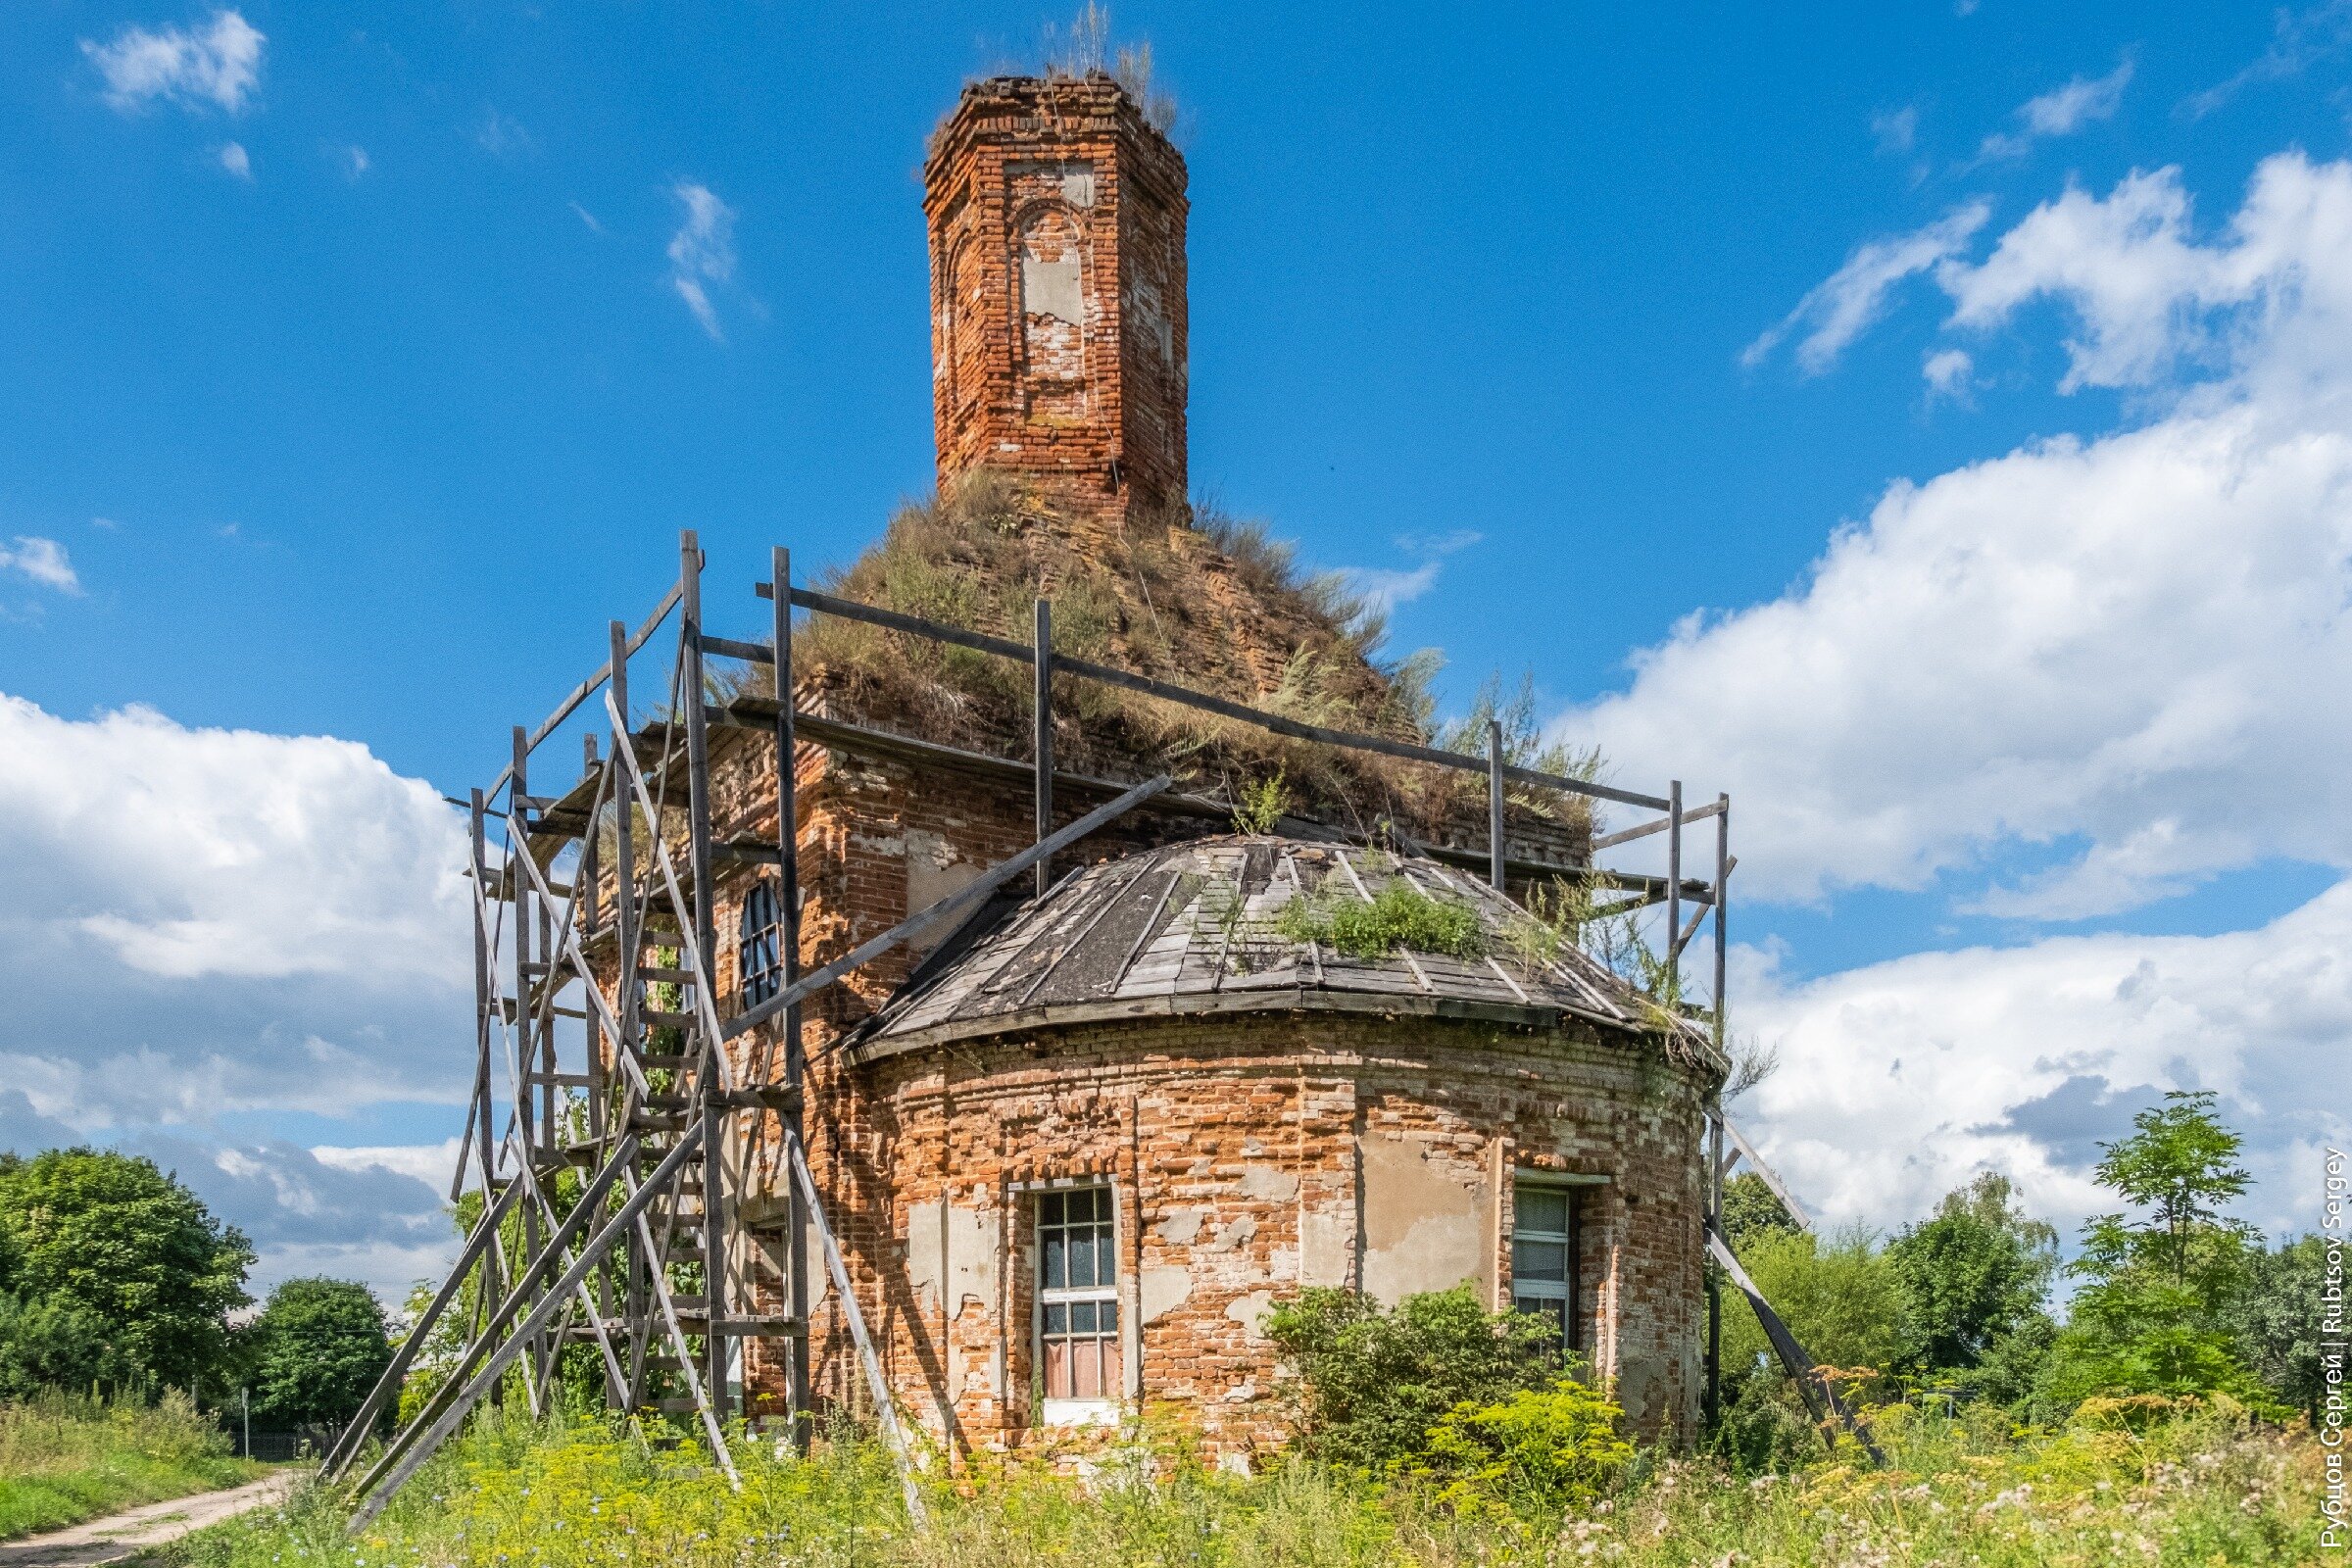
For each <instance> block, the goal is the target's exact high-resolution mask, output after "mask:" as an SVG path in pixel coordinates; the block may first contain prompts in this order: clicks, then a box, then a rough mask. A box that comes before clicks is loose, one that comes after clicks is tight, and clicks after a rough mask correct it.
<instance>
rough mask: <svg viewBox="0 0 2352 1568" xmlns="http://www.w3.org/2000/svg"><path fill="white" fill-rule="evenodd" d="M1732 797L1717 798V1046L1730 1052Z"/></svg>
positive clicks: (1722, 796)
mask: <svg viewBox="0 0 2352 1568" xmlns="http://www.w3.org/2000/svg"><path fill="white" fill-rule="evenodd" d="M1731 880H1732V798H1731V797H1730V796H1729V795H1718V796H1716V797H1715V1045H1716V1048H1717V1049H1718V1050H1728V1049H1729V1048H1730V1045H1731V1034H1730V1028H1731V1025H1730V1022H1729V1019H1730V1018H1731V1013H1730V1012H1729V1011H1728V1010H1727V1009H1726V1008H1725V1006H1724V1002H1723V987H1724V980H1725V976H1724V970H1725V969H1726V967H1728V965H1729V963H1730V958H1731V937H1730V936H1729V934H1728V932H1727V929H1726V927H1725V926H1724V923H1723V922H1724V921H1725V920H1726V919H1727V918H1728V915H1727V914H1726V912H1725V911H1726V910H1727V908H1728V907H1730V904H1731V897H1732V890H1731V886H1730V884H1731Z"/></svg>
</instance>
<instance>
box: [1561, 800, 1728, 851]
mask: <svg viewBox="0 0 2352 1568" xmlns="http://www.w3.org/2000/svg"><path fill="white" fill-rule="evenodd" d="M1730 800H1731V798H1730V797H1729V796H1724V797H1721V798H1719V799H1718V800H1717V801H1716V802H1715V803H1714V804H1713V805H1711V806H1701V807H1697V808H1695V809H1691V810H1688V811H1685V812H1684V813H1683V826H1685V827H1689V826H1691V824H1692V823H1693V822H1703V821H1705V820H1706V819H1707V818H1708V817H1710V816H1714V815H1717V814H1719V813H1720V812H1722V811H1723V810H1724V809H1726V807H1727V806H1728V805H1729V804H1730ZM1666 822H1667V819H1666V818H1665V817H1662V816H1661V817H1658V818H1657V819H1656V820H1654V821H1649V822H1643V823H1642V824H1641V825H1640V826H1638V827H1629V828H1627V829H1625V830H1624V831H1623V832H1621V833H1604V834H1602V835H1601V836H1600V837H1599V838H1596V839H1594V840H1593V850H1594V852H1595V853H1597V852H1599V851H1601V850H1607V849H1614V848H1615V847H1616V846H1618V845H1620V844H1631V843H1633V842H1634V840H1636V839H1645V838H1647V837H1649V836H1650V835H1651V834H1652V833H1663V832H1665V831H1666Z"/></svg>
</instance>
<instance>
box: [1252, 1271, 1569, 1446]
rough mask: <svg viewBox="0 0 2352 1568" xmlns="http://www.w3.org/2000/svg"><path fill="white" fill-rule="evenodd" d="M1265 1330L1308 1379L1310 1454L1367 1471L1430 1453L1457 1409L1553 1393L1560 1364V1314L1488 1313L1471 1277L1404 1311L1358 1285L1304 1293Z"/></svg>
mask: <svg viewBox="0 0 2352 1568" xmlns="http://www.w3.org/2000/svg"><path fill="white" fill-rule="evenodd" d="M1265 1332H1266V1335H1267V1337H1268V1338H1269V1339H1271V1340H1272V1341H1273V1342H1274V1344H1275V1347H1276V1348H1278V1349H1280V1350H1281V1351H1282V1353H1283V1355H1284V1357H1285V1358H1286V1359H1288V1360H1289V1362H1290V1363H1291V1365H1292V1367H1293V1369H1294V1370H1295V1372H1296V1374H1297V1377H1298V1388H1297V1391H1296V1392H1297V1394H1298V1396H1299V1405H1300V1409H1299V1443H1300V1446H1301V1448H1302V1450H1303V1451H1304V1452H1306V1453H1308V1454H1310V1455H1312V1456H1314V1457H1315V1458H1318V1459H1323V1460H1326V1461H1329V1462H1331V1463H1334V1464H1338V1465H1343V1466H1348V1467H1352V1468H1355V1469H1359V1470H1366V1471H1381V1470H1385V1469H1387V1468H1389V1467H1390V1466H1392V1465H1395V1464H1398V1463H1409V1462H1411V1461H1413V1460H1416V1459H1418V1458H1420V1457H1421V1456H1422V1455H1423V1454H1424V1453H1425V1452H1426V1450H1427V1448H1428V1446H1429V1434H1430V1429H1431V1428H1433V1427H1435V1426H1437V1425H1438V1424H1439V1423H1440V1422H1441V1421H1443V1420H1444V1419H1445V1418H1446V1415H1447V1414H1448V1413H1449V1412H1450V1411H1452V1410H1453V1409H1454V1408H1455V1407H1456V1406H1459V1405H1464V1404H1467V1405H1471V1406H1474V1407H1475V1406H1481V1405H1489V1404H1495V1403H1497V1402H1499V1401H1501V1400H1504V1399H1507V1398H1509V1397H1511V1396H1512V1395H1514V1394H1517V1393H1520V1392H1523V1391H1528V1390H1541V1389H1547V1388H1549V1387H1550V1386H1551V1384H1552V1382H1553V1380H1554V1379H1555V1378H1556V1377H1557V1376H1558V1375H1559V1372H1560V1356H1559V1349H1558V1341H1557V1339H1556V1338H1555V1330H1554V1328H1553V1325H1552V1324H1551V1323H1550V1322H1549V1320H1547V1319H1543V1318H1538V1317H1535V1316H1532V1315H1529V1314H1523V1313H1515V1312H1489V1311H1488V1310H1487V1309H1486V1308H1484V1307H1483V1306H1481V1305H1479V1303H1478V1298H1477V1297H1476V1296H1474V1295H1473V1294H1472V1293H1471V1291H1470V1288H1469V1287H1468V1286H1466V1285H1464V1286H1456V1287H1455V1288H1454V1289H1452V1290H1450V1291H1433V1292H1430V1293H1429V1294H1427V1295H1424V1296H1408V1297H1406V1298H1405V1299H1404V1300H1403V1301H1402V1302H1400V1303H1399V1304H1398V1305H1397V1309H1396V1310H1395V1311H1389V1310H1386V1309H1384V1308H1383V1307H1382V1306H1381V1305H1380V1303H1379V1302H1378V1301H1375V1300H1373V1299H1370V1298H1369V1297H1366V1296H1364V1295H1363V1294H1361V1293H1360V1292H1356V1291H1341V1290H1330V1289H1321V1288H1318V1289H1310V1290H1305V1291H1301V1292H1299V1296H1298V1299H1295V1300H1291V1301H1285V1302H1282V1303H1280V1304H1278V1305H1277V1306H1275V1307H1274V1309H1273V1310H1272V1311H1270V1312H1268V1313H1267V1314H1266V1317H1265Z"/></svg>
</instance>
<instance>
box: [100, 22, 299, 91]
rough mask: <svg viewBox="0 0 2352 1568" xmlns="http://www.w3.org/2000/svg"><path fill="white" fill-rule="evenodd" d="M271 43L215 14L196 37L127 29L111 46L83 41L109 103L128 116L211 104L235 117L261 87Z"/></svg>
mask: <svg viewBox="0 0 2352 1568" xmlns="http://www.w3.org/2000/svg"><path fill="white" fill-rule="evenodd" d="M266 41H267V40H266V39H265V38H264V37H263V35H262V34H261V33H260V32H258V31H256V30H255V29H254V27H253V25H252V24H250V23H248V22H247V21H246V20H245V19H244V18H243V17H242V16H240V15H238V14H237V13H236V12H234V11H216V12H214V13H213V16H212V20H211V21H210V22H209V23H207V24H205V25H203V26H202V27H200V28H198V29H197V30H196V31H193V32H190V31H186V30H184V29H182V28H179V27H174V26H169V25H167V26H164V27H161V28H158V29H157V30H155V31H153V32H150V31H148V30H147V29H146V28H144V27H131V26H126V27H124V28H123V30H122V31H121V32H118V33H116V34H115V36H114V38H113V39H112V40H111V41H109V42H107V43H103V44H101V43H94V42H92V41H91V40H89V39H87V38H84V39H83V40H81V52H82V53H83V54H85V55H87V56H88V57H89V58H90V62H91V64H92V65H94V66H96V67H97V69H98V73H99V75H100V76H102V77H104V78H105V81H106V97H107V102H109V103H111V104H113V105H114V106H115V107H116V108H117V109H120V110H122V111H123V113H125V114H128V113H130V112H132V111H134V110H137V109H140V108H142V107H144V106H145V105H147V104H150V103H156V102H167V101H168V102H172V103H178V104H204V103H209V104H212V105H214V106H215V107H217V108H220V109H223V110H226V111H227V112H228V113H230V114H235V113H236V112H237V111H239V110H241V109H243V108H244V107H245V104H246V100H247V99H249V98H251V97H252V96H253V94H254V93H255V91H257V90H258V89H259V88H260V86H261V80H262V46H263V44H264V43H265V42H266Z"/></svg>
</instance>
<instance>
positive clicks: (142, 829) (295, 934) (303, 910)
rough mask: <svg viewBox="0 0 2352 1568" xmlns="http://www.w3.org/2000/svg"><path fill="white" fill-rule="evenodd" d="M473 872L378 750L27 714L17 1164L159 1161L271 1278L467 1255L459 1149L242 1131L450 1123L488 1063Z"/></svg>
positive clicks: (7, 938) (456, 832) (12, 738)
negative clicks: (259, 1137)
mask: <svg viewBox="0 0 2352 1568" xmlns="http://www.w3.org/2000/svg"><path fill="white" fill-rule="evenodd" d="M464 861H465V841H464V829H463V825H462V823H461V822H460V821H459V820H458V819H457V817H456V816H455V814H454V813H453V812H452V811H450V809H448V808H447V807H446V806H444V805H443V804H442V803H441V802H440V800H439V799H438V797H437V796H436V795H435V793H434V792H433V790H432V789H431V788H430V787H429V786H428V785H426V784H424V783H422V782H421V781H418V780H415V779H405V778H401V777H399V776H398V775H396V774H395V773H393V772H392V770H391V769H390V768H388V767H386V766H385V765H384V764H383V763H382V762H381V761H380V760H377V759H376V758H374V757H372V756H370V755H369V753H368V750H367V749H366V748H365V747H362V746H358V745H355V744H353V743H351V742H348V741H339V740H333V739H329V738H325V737H319V736H289V735H271V734H264V733H258V732H254V731H249V730H223V729H198V728H191V727H188V726H184V725H180V724H177V723H174V722H173V721H172V720H171V719H169V718H166V717H164V716H163V715H161V714H159V713H156V712H154V711H149V710H145V709H136V708H134V709H126V710H123V711H114V712H104V713H99V714H96V715H94V716H92V717H90V718H86V719H69V718H64V717H60V716H58V715H55V714H52V713H49V712H46V711H43V710H42V709H40V708H39V707H37V706H35V705H34V704H31V703H28V702H25V701H24V700H22V699H20V698H15V697H9V696H5V695H0V886H5V887H7V888H8V889H9V897H8V899H6V900H5V901H0V989H4V990H5V992H6V994H7V995H8V997H9V999H10V1005H9V1008H8V1011H7V1014H6V1016H5V1019H0V1085H6V1086H7V1087H6V1088H5V1090H0V1147H8V1148H15V1149H20V1150H28V1149H37V1148H44V1147H50V1146H54V1145H58V1144H64V1143H70V1142H77V1141H91V1142H97V1143H105V1144H113V1145H117V1146H120V1147H123V1148H127V1149H130V1150H133V1151H134V1152H147V1153H151V1154H155V1155H156V1157H158V1158H159V1159H164V1160H166V1162H168V1163H171V1164H172V1165H173V1166H174V1167H175V1168H178V1169H180V1170H181V1173H182V1175H183V1176H184V1177H185V1178H186V1179H187V1180H188V1181H189V1183H190V1185H191V1186H193V1187H195V1189H196V1190H197V1192H198V1193H199V1194H200V1195H202V1196H204V1197H206V1199H207V1201H215V1202H216V1206H218V1207H220V1208H221V1212H223V1213H224V1214H226V1215H227V1216H228V1217H230V1218H231V1219H233V1220H234V1221H235V1222H236V1223H237V1224H239V1225H240V1226H242V1227H244V1228H245V1229H246V1230H247V1231H248V1232H249V1233H251V1234H252V1235H253V1236H254V1237H255V1238H256V1240H257V1241H258V1242H260V1243H262V1245H263V1247H264V1250H265V1253H266V1254H267V1255H266V1257H265V1268H266V1270H272V1269H274V1270H281V1271H291V1272H300V1269H291V1270H285V1269H284V1264H285V1256H286V1255H288V1254H289V1253H290V1252H301V1251H302V1250H304V1249H309V1250H310V1251H308V1252H302V1255H304V1256H309V1257H311V1258H312V1260H313V1261H320V1260H327V1261H334V1260H339V1261H340V1263H341V1265H342V1266H343V1267H344V1271H346V1272H351V1271H358V1272H360V1273H361V1274H363V1275H364V1276H365V1277H368V1279H369V1280H370V1282H371V1283H377V1284H383V1283H385V1282H386V1281H391V1282H392V1283H394V1284H405V1282H406V1280H407V1279H408V1278H409V1277H410V1276H411V1275H412V1274H414V1273H417V1272H422V1270H418V1269H416V1268H414V1267H413V1266H412V1265H413V1264H414V1263H415V1262H416V1260H417V1258H418V1257H421V1256H424V1255H425V1254H426V1253H427V1252H429V1251H430V1250H432V1249H434V1248H437V1247H440V1246H441V1245H442V1236H443V1233H442V1222H441V1221H440V1219H439V1218H438V1215H439V1201H438V1199H437V1198H436V1197H435V1196H434V1194H435V1191H436V1187H437V1183H428V1182H425V1181H422V1180H419V1177H420V1176H421V1174H422V1173H423V1171H424V1170H425V1169H426V1168H428V1167H429V1166H430V1165H431V1164H432V1163H433V1161H434V1155H435V1152H434V1151H432V1150H426V1151H422V1152H417V1153H416V1154H410V1155H404V1154H402V1153H400V1152H397V1151H396V1150H394V1149H388V1148H381V1147H362V1148H355V1149H349V1150H345V1149H338V1148H335V1147H333V1146H323V1147H321V1148H320V1149H319V1150H315V1151H313V1150H303V1149H299V1148H295V1147H293V1146H291V1145H286V1146H280V1145H275V1144H270V1145H258V1146H257V1145H254V1144H252V1143H251V1142H250V1140H249V1139H248V1138H242V1137H238V1136H233V1135H232V1134H231V1133H229V1132H228V1131H226V1130H225V1129H224V1127H223V1123H224V1120H225V1119H228V1118H239V1119H244V1118H250V1117H253V1116H257V1115H259V1116H270V1115H285V1114H290V1113H292V1114H303V1115H306V1116H311V1117H321V1118H342V1117H352V1116H357V1115H361V1114H363V1113H365V1114H366V1116H367V1117H368V1121H367V1122H366V1123H365V1124H366V1125H370V1126H378V1125H381V1124H382V1119H383V1118H385V1117H390V1118H392V1119H393V1121H394V1122H396V1123H398V1122H402V1121H404V1120H406V1119H418V1118H421V1119H423V1120H425V1121H427V1122H428V1123H440V1124H443V1125H446V1123H444V1122H443V1118H445V1117H449V1116H451V1115H452V1113H453V1109H452V1108H453V1107H454V1106H456V1105H457V1104H459V1103H462V1102H463V1098H464V1095H465V1093H466V1088H467V1086H468V1084H469V1082H470V1077H471V1074H470V1063H471V1057H472V1053H473V1041H472V1025H471V1016H470V1014H471V1005H470V1002H471V998H470V992H471V980H472V958H471V952H470V947H469V943H470V937H469V934H468V933H469V915H468V913H467V909H468V905H469V902H470V895H469V894H468V893H467V891H466V886H465V883H464V881H463V880H462V878H461V876H460V874H459V873H460V871H461V869H462V867H463V865H464ZM354 1142H355V1143H356V1142H357V1141H356V1140H355V1141H354ZM440 1163H441V1164H442V1166H443V1167H444V1168H443V1170H442V1172H441V1174H440V1177H439V1178H438V1180H439V1181H440V1182H445V1181H446V1179H447V1170H446V1165H447V1161H446V1160H441V1161H440ZM378 1254H381V1255H380V1256H378ZM371 1257H373V1258H376V1261H374V1262H370V1261H369V1259H370V1258H371ZM387 1258H388V1259H390V1260H391V1261H389V1262H385V1261H383V1260H384V1259H387Z"/></svg>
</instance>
